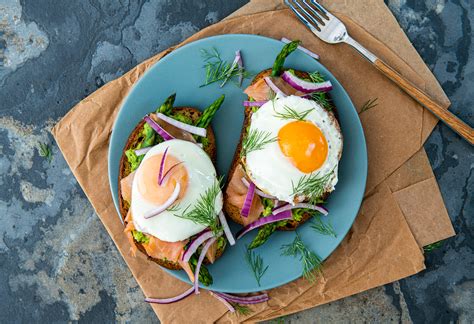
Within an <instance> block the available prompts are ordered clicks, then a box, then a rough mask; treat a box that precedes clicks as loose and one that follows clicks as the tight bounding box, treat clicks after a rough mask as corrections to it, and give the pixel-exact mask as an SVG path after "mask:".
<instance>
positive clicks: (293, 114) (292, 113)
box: [273, 105, 314, 120]
mask: <svg viewBox="0 0 474 324" xmlns="http://www.w3.org/2000/svg"><path fill="white" fill-rule="evenodd" d="M283 109H284V112H275V115H273V116H274V117H277V118H280V119H295V120H304V119H305V118H306V116H308V114H309V113H310V112H311V111H313V110H314V108H310V109H308V110H305V111H302V112H298V111H296V110H294V109H293V108H291V107H289V106H287V105H285V106H283Z"/></svg>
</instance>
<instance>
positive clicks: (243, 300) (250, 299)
mask: <svg viewBox="0 0 474 324" xmlns="http://www.w3.org/2000/svg"><path fill="white" fill-rule="evenodd" d="M214 293H215V294H216V295H219V296H221V297H222V298H224V299H225V300H227V301H230V302H233V303H237V304H242V305H252V304H259V303H263V302H266V301H268V300H269V299H270V297H268V295H267V294H261V295H257V296H246V297H242V296H235V295H231V294H227V293H223V292H214Z"/></svg>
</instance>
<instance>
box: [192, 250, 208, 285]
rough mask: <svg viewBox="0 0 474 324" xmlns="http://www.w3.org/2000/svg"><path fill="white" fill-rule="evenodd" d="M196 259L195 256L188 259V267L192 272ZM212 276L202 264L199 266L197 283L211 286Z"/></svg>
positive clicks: (194, 268)
mask: <svg viewBox="0 0 474 324" xmlns="http://www.w3.org/2000/svg"><path fill="white" fill-rule="evenodd" d="M197 262H198V258H197V256H196V255H195V254H193V256H192V257H191V259H189V265H190V266H191V270H192V271H193V272H194V271H195V270H196V266H197ZM212 281H213V280H212V276H211V274H210V273H209V270H207V268H206V266H205V265H204V264H201V268H200V269H199V282H200V283H202V284H203V285H204V286H209V285H212Z"/></svg>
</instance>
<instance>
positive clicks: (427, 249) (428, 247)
mask: <svg viewBox="0 0 474 324" xmlns="http://www.w3.org/2000/svg"><path fill="white" fill-rule="evenodd" d="M443 243H444V241H438V242H435V243H431V244H428V245H426V246H424V247H423V251H424V252H425V253H429V252H432V251H434V250H436V249H439V248H440V247H441V246H442V245H443Z"/></svg>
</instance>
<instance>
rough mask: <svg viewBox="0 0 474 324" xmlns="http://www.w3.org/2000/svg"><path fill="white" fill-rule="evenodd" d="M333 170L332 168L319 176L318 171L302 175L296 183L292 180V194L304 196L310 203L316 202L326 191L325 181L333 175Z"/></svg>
mask: <svg viewBox="0 0 474 324" xmlns="http://www.w3.org/2000/svg"><path fill="white" fill-rule="evenodd" d="M333 172H334V170H333V171H331V172H329V173H327V174H325V175H324V176H320V175H319V172H318V173H314V174H310V175H304V176H302V177H301V178H300V179H299V180H298V183H297V184H296V185H295V184H294V183H293V182H292V187H293V192H292V195H293V196H303V197H306V198H308V199H309V202H310V203H311V204H317V203H318V201H320V198H321V196H322V195H323V194H324V192H325V191H326V187H327V183H328V181H329V180H330V179H331V177H332V176H333Z"/></svg>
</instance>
